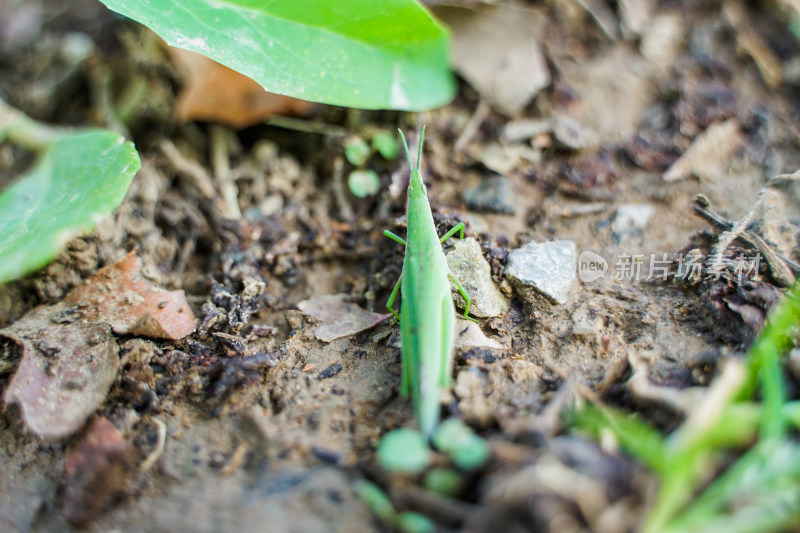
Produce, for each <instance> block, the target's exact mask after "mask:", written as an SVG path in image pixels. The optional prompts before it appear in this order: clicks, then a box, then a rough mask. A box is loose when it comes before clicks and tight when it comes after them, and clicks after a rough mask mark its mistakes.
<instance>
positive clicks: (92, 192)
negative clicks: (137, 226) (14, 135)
mask: <svg viewBox="0 0 800 533" xmlns="http://www.w3.org/2000/svg"><path fill="white" fill-rule="evenodd" d="M139 167H140V161H139V155H138V154H137V153H136V150H135V149H134V147H133V144H132V143H130V142H126V141H125V139H124V138H123V137H121V136H120V135H118V134H116V133H114V132H112V131H107V130H84V131H79V132H76V133H70V134H65V135H64V136H63V137H60V138H58V139H57V140H55V141H53V142H52V143H50V144H49V146H48V147H47V148H45V149H44V151H43V152H42V153H41V154H40V155H39V158H38V159H37V161H36V164H35V165H34V167H33V168H32V169H31V170H30V171H28V172H27V173H26V174H25V175H23V176H22V177H21V178H20V179H19V180H17V181H16V182H14V184H12V185H11V186H10V187H9V188H8V189H6V190H5V191H3V192H2V193H1V194H0V213H3V216H2V217H0V283H3V282H6V281H9V280H12V279H15V278H18V277H20V276H23V275H25V274H28V273H30V272H32V271H34V270H37V269H38V268H41V267H43V266H45V265H46V264H47V263H49V262H50V261H52V260H53V259H54V258H55V257H56V256H57V255H58V254H59V253H60V252H61V250H63V249H64V247H65V246H66V245H67V243H68V242H69V241H70V240H71V239H73V238H74V237H77V236H78V235H81V234H83V233H86V232H88V231H91V230H92V229H94V227H95V225H96V224H97V222H98V221H99V220H100V219H101V218H102V217H103V216H105V215H108V214H109V213H111V212H112V211H113V210H114V208H116V207H117V206H118V205H119V204H120V203H121V202H122V200H123V199H124V198H125V194H126V193H127V191H128V187H129V186H130V184H131V180H133V176H134V175H135V174H136V172H137V171H138V170H139Z"/></svg>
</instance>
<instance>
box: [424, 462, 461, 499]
mask: <svg viewBox="0 0 800 533" xmlns="http://www.w3.org/2000/svg"><path fill="white" fill-rule="evenodd" d="M423 483H424V485H425V488H426V489H428V490H429V491H431V492H435V493H437V494H441V495H443V496H456V495H458V493H459V492H461V488H462V486H463V485H464V482H463V480H462V479H461V474H459V473H458V472H456V471H455V470H453V469H452V468H441V467H436V468H431V470H430V472H428V473H427V474H425V480H424V482H423Z"/></svg>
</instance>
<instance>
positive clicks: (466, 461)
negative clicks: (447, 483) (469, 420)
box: [433, 418, 490, 470]
mask: <svg viewBox="0 0 800 533" xmlns="http://www.w3.org/2000/svg"><path fill="white" fill-rule="evenodd" d="M433 443H434V445H435V446H436V448H438V449H439V450H441V451H443V452H445V453H447V454H448V455H449V456H450V459H452V461H453V463H454V464H455V465H456V466H457V467H459V468H462V469H464V470H475V469H478V468H480V467H482V466H483V465H484V464H485V463H486V461H487V460H488V459H489V453H490V451H489V444H488V443H487V442H486V441H485V440H483V439H482V438H481V437H479V436H478V435H476V434H475V432H474V431H473V430H472V428H470V427H469V426H467V425H466V424H464V423H463V422H462V421H461V420H459V419H457V418H450V419H448V420H445V421H444V422H442V423H441V424H440V425H439V427H438V428H436V433H434V434H433Z"/></svg>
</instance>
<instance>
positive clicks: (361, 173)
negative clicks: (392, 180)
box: [347, 170, 381, 198]
mask: <svg viewBox="0 0 800 533" xmlns="http://www.w3.org/2000/svg"><path fill="white" fill-rule="evenodd" d="M347 186H348V187H349V188H350V192H351V193H353V194H354V195H356V196H358V197H359V198H366V197H367V196H372V195H373V194H375V193H376V192H378V191H379V190H380V188H381V179H380V177H378V174H377V173H376V172H375V171H374V170H354V171H352V172H351V173H350V174H349V175H348V176H347Z"/></svg>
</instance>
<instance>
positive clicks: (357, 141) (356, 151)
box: [344, 137, 372, 167]
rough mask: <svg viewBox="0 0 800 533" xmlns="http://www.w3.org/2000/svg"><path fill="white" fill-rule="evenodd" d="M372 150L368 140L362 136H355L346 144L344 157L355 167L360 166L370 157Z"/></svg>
mask: <svg viewBox="0 0 800 533" xmlns="http://www.w3.org/2000/svg"><path fill="white" fill-rule="evenodd" d="M371 153H372V150H370V148H369V145H368V144H367V141H365V140H364V139H362V138H361V137H353V138H351V139H349V140H348V141H347V142H346V143H345V145H344V158H345V159H347V161H348V162H349V163H350V164H351V165H353V166H354V167H360V166H361V165H363V164H364V163H366V162H367V159H369V156H370V154H371Z"/></svg>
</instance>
